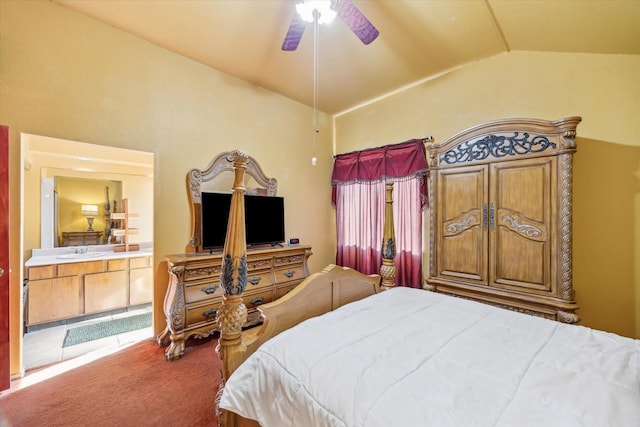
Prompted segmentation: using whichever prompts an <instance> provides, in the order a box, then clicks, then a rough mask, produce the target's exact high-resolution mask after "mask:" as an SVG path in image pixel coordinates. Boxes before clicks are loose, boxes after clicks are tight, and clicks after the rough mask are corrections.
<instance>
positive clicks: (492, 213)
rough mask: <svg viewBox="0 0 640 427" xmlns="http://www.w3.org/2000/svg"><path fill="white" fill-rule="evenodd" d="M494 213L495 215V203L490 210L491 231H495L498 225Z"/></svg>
mask: <svg viewBox="0 0 640 427" xmlns="http://www.w3.org/2000/svg"><path fill="white" fill-rule="evenodd" d="M494 213H495V208H494V206H493V202H491V208H490V209H489V227H490V228H491V231H493V228H494V226H495V223H496V221H495V218H494Z"/></svg>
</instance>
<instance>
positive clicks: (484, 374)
mask: <svg viewBox="0 0 640 427" xmlns="http://www.w3.org/2000/svg"><path fill="white" fill-rule="evenodd" d="M220 405H221V407H222V408H225V409H229V410H231V411H234V412H236V413H239V414H241V415H242V416H244V417H246V418H251V419H255V420H257V421H258V422H259V423H260V425H261V426H263V427H285V426H295V427H316V426H345V427H357V426H367V427H369V426H380V427H413V426H416V427H417V426H420V427H423V426H438V427H440V426H465V427H466V426H518V427H524V426H533V427H541V426H545V427H547V426H562V427H568V426H598V427H600V426H630V427H638V426H640V340H633V339H629V338H624V337H620V336H618V335H614V334H610V333H606V332H602V331H596V330H592V329H588V328H586V327H582V326H575V325H566V324H562V323H558V322H554V321H550V320H545V319H541V318H537V317H533V316H529V315H525V314H520V313H515V312H512V311H508V310H504V309H499V308H494V307H491V306H488V305H485V304H480V303H476V302H472V301H466V300H463V299H459V298H454V297H448V296H444V295H441V294H436V293H432V292H428V291H422V290H416V289H407V288H394V289H392V290H389V291H386V292H383V293H380V294H377V295H375V296H372V297H369V298H366V299H364V300H362V301H358V302H356V303H352V304H349V305H347V306H344V307H342V308H340V309H338V310H336V311H334V312H332V313H328V314H326V315H324V316H321V317H316V318H313V319H310V320H308V321H306V322H304V323H301V324H300V325H298V326H297V327H295V328H292V329H290V330H288V331H286V332H283V333H282V334H280V335H279V336H277V337H275V338H274V339H272V340H270V341H268V342H267V343H265V344H264V345H263V346H262V347H261V348H260V349H258V351H257V352H256V353H254V354H253V355H252V356H251V357H250V358H249V359H247V360H246V361H245V362H244V363H243V364H242V365H241V366H240V367H239V369H238V370H237V371H236V372H235V373H234V374H233V375H231V378H230V379H229V381H228V382H227V384H226V387H225V391H224V394H223V396H222V400H221V404H220Z"/></svg>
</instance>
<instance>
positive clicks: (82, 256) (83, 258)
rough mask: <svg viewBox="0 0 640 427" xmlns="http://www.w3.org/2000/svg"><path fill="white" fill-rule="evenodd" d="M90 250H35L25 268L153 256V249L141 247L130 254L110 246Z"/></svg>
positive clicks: (93, 247) (94, 247) (92, 247)
mask: <svg viewBox="0 0 640 427" xmlns="http://www.w3.org/2000/svg"><path fill="white" fill-rule="evenodd" d="M89 248H90V249H88V251H86V252H85V253H76V248H55V249H34V250H33V256H32V257H31V258H29V259H28V260H27V261H26V262H25V263H24V266H25V267H36V266H40V265H51V264H66V263H71V262H88V261H98V260H108V259H120V258H136V257H141V256H152V255H153V250H152V248H151V247H144V246H141V248H140V250H138V251H129V252H115V251H114V250H113V247H110V246H108V245H103V246H90V247H89Z"/></svg>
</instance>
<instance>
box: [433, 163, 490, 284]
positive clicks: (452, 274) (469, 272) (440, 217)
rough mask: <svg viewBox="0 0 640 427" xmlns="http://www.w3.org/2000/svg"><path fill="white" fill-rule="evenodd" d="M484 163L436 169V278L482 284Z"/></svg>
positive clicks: (486, 185) (484, 266) (485, 247)
mask: <svg viewBox="0 0 640 427" xmlns="http://www.w3.org/2000/svg"><path fill="white" fill-rule="evenodd" d="M488 171H489V168H488V166H486V165H484V166H482V165H481V166H470V167H461V168H455V169H443V170H439V171H438V172H437V176H436V179H437V185H436V188H437V197H436V204H437V205H438V206H436V207H435V212H437V214H436V215H437V217H436V219H435V221H436V222H435V224H436V227H435V228H436V229H435V233H436V241H437V247H438V248H439V250H438V251H437V252H436V257H437V260H436V266H437V272H436V274H435V276H436V277H438V278H439V279H444V280H454V281H455V280H463V281H464V282H465V283H474V284H479V285H486V284H487V280H488V275H487V264H488V263H487V255H488V239H487V232H486V229H487V227H488V224H487V212H486V211H487V204H486V201H487V199H488V188H489V181H488V179H489V172H488Z"/></svg>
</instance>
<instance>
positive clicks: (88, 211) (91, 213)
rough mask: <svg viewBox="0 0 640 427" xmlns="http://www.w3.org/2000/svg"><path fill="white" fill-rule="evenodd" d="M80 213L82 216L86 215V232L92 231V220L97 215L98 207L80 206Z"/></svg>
mask: <svg viewBox="0 0 640 427" xmlns="http://www.w3.org/2000/svg"><path fill="white" fill-rule="evenodd" d="M80 212H81V213H82V215H87V222H88V223H89V228H87V231H93V218H94V217H95V216H96V215H98V205H82V206H81V207H80Z"/></svg>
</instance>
